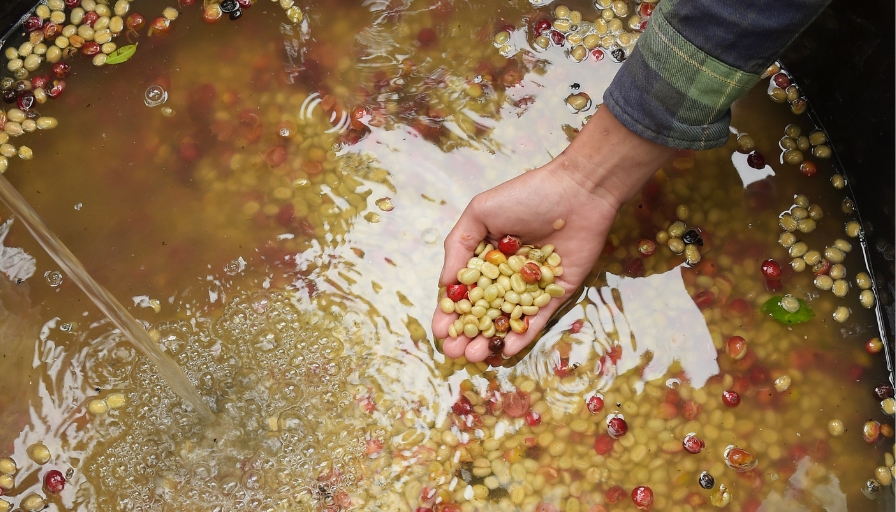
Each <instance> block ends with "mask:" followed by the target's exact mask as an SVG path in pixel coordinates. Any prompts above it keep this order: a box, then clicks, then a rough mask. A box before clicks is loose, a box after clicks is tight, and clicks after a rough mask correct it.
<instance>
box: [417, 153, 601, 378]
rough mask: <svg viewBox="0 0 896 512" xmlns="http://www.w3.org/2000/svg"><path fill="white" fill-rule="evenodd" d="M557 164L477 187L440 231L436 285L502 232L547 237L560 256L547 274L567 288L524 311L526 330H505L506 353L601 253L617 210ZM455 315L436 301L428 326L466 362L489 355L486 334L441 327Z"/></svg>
mask: <svg viewBox="0 0 896 512" xmlns="http://www.w3.org/2000/svg"><path fill="white" fill-rule="evenodd" d="M562 167H563V163H562V161H561V160H559V159H558V160H554V161H552V162H550V163H548V164H547V165H545V166H544V167H541V168H539V169H535V170H533V171H530V172H527V173H525V174H523V175H521V176H518V177H517V178H514V179H512V180H510V181H508V182H506V183H503V184H501V185H499V186H497V187H495V188H493V189H491V190H487V191H485V192H483V193H481V194H479V195H477V196H476V197H474V198H473V200H472V201H471V202H470V204H469V205H468V206H467V208H466V209H465V210H464V212H463V214H462V215H461V217H460V219H459V220H458V222H457V224H456V225H455V227H454V229H453V230H452V231H451V232H450V233H449V234H448V236H447V238H446V239H445V263H444V265H443V267H442V274H441V276H440V278H439V284H440V285H441V286H447V285H449V284H454V283H456V282H457V272H458V271H459V270H460V269H462V268H464V267H465V266H466V264H467V261H468V260H469V259H470V258H471V257H473V255H474V251H475V249H476V246H477V245H479V242H480V241H481V240H488V241H489V242H491V243H492V244H493V245H495V246H496V247H497V245H498V244H497V242H498V240H499V239H500V238H501V237H502V236H504V235H506V234H512V235H516V236H519V237H520V238H521V239H522V241H523V243H524V244H532V245H535V246H544V245H547V244H553V245H554V247H555V249H554V251H555V252H556V253H557V254H559V255H560V256H561V257H562V262H561V266H562V267H563V274H562V275H560V276H556V277H555V278H554V282H555V283H556V284H559V285H560V286H562V287H563V288H564V289H565V290H566V293H565V294H564V295H563V296H562V297H559V298H555V299H552V300H551V301H550V302H549V303H548V304H547V306H544V307H542V308H540V309H539V311H538V314H537V315H535V316H531V317H529V318H528V320H529V323H528V329H527V330H526V332H524V333H515V332H512V331H511V332H508V334H507V336H506V337H505V338H504V342H505V343H504V349H503V354H504V356H505V357H509V356H512V355H514V354H516V353H517V352H519V351H520V350H522V349H523V348H525V347H526V346H527V345H529V344H530V343H531V342H532V340H534V339H535V337H536V336H537V335H538V333H539V332H540V331H541V330H542V329H543V328H544V326H545V324H547V322H548V320H549V319H550V318H551V315H553V314H554V312H555V311H556V310H557V309H558V308H559V307H560V306H561V305H562V304H563V303H564V302H565V301H566V300H567V299H569V298H570V297H571V296H572V295H573V294H574V293H576V291H577V289H578V288H579V286H580V285H581V284H582V282H583V281H584V279H585V277H586V276H587V275H588V273H589V272H590V271H591V269H592V267H593V266H594V263H595V261H596V260H597V257H598V256H599V255H600V251H601V249H602V248H603V244H604V240H605V239H606V236H607V233H608V232H609V229H610V226H611V225H612V223H613V219H614V218H615V216H616V211H617V208H618V206H617V205H616V204H615V203H614V202H613V201H612V200H611V199H610V200H608V199H607V197H606V196H604V195H602V194H596V193H593V192H592V191H591V190H589V188H588V187H587V186H586V184H584V183H582V182H581V181H579V180H577V179H576V174H575V173H570V172H567V171H566V170H565V169H563V168H562ZM456 319H457V314H456V313H451V314H446V313H444V312H443V311H442V310H441V309H439V308H437V309H436V312H435V314H434V315H433V322H432V329H433V334H434V335H435V336H436V337H438V338H443V339H444V340H445V341H444V344H443V351H444V352H445V355H447V356H448V357H452V358H456V357H460V356H465V357H466V358H467V360H469V361H473V362H478V361H483V360H485V359H486V358H487V357H489V355H490V354H491V351H490V350H489V346H488V341H489V340H488V339H486V338H485V337H483V336H481V335H480V336H477V337H476V338H474V339H472V340H471V339H469V338H467V337H465V336H463V335H460V336H458V337H457V338H450V337H449V336H448V327H449V326H450V325H451V324H452V323H453V322H454V321H455V320H456Z"/></svg>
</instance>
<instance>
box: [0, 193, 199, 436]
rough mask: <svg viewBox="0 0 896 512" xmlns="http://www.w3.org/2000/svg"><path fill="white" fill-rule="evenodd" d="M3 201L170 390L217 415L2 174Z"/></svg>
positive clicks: (197, 408)
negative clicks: (147, 359)
mask: <svg viewBox="0 0 896 512" xmlns="http://www.w3.org/2000/svg"><path fill="white" fill-rule="evenodd" d="M0 200H2V201H3V203H4V204H6V206H7V207H9V209H10V210H12V212H13V213H14V214H15V215H16V216H18V218H19V220H20V221H22V223H24V224H25V227H27V228H28V231H30V232H31V235H32V236H34V238H35V239H36V240H37V241H38V243H40V245H41V247H43V248H44V250H45V251H47V254H49V255H50V257H52V258H53V260H54V261H56V263H57V264H59V266H60V267H61V268H62V270H64V271H65V273H66V274H68V276H69V277H70V278H71V279H72V281H74V282H75V284H77V285H78V287H79V288H81V290H83V291H84V293H86V294H87V296H88V297H90V300H92V301H93V303H94V304H96V306H97V307H98V308H100V311H102V312H103V314H105V315H106V316H107V317H109V319H110V320H111V321H112V323H113V324H115V326H116V327H117V328H118V329H119V330H120V331H121V332H122V334H124V335H125V336H126V337H127V338H128V339H129V340H130V341H131V343H133V344H134V346H136V347H137V348H138V349H139V350H141V351H142V352H143V353H144V354H145V355H146V356H147V357H148V358H149V359H150V360H151V361H152V362H153V363H155V365H156V367H158V369H159V374H160V375H161V376H162V378H164V379H165V381H166V382H167V383H168V385H169V386H171V389H172V390H173V391H174V392H175V393H177V394H178V395H180V397H181V398H183V399H184V400H186V401H187V402H189V403H190V405H192V406H193V408H194V409H195V410H196V411H198V412H199V413H200V414H201V415H202V416H203V417H205V418H206V419H212V418H214V414H213V413H212V411H211V409H210V408H209V407H208V405H206V403H205V402H203V401H202V397H201V396H199V393H198V392H197V391H196V388H195V387H193V385H192V384H191V383H190V380H189V379H188V378H187V375H186V374H185V373H184V372H183V370H182V369H181V368H180V367H179V366H178V365H177V363H175V362H174V361H173V360H172V359H171V357H169V356H168V355H167V354H166V353H165V352H163V351H162V349H161V348H159V346H158V345H157V344H156V343H154V342H153V340H152V338H150V337H149V334H148V333H147V332H146V329H144V328H143V326H142V325H140V323H139V322H137V320H136V319H135V318H134V317H133V316H132V315H131V314H130V313H128V311H127V310H126V309H125V308H124V306H122V305H121V303H120V302H118V300H117V299H116V298H115V297H114V296H113V295H112V294H111V293H109V290H107V289H105V288H104V287H103V286H102V285H100V284H99V283H97V282H96V281H95V280H94V279H93V278H92V277H90V274H88V273H87V271H86V270H85V269H84V266H83V265H81V262H80V261H78V258H76V257H75V255H74V254H72V252H71V251H69V250H68V248H67V247H66V246H65V244H63V243H62V241H61V240H59V238H58V237H57V236H56V235H54V234H53V232H52V231H50V228H48V227H47V225H46V224H45V223H44V221H43V220H41V218H40V216H39V215H38V214H37V212H36V211H35V210H34V208H32V207H31V205H29V204H28V202H27V201H26V200H25V198H23V197H22V195H21V194H19V192H18V191H17V190H16V189H15V187H13V186H12V184H11V183H10V182H9V181H8V180H7V179H6V178H4V177H3V176H0Z"/></svg>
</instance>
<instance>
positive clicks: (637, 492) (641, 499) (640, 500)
mask: <svg viewBox="0 0 896 512" xmlns="http://www.w3.org/2000/svg"><path fill="white" fill-rule="evenodd" d="M632 502H633V503H634V504H635V506H636V507H638V509H640V510H647V509H649V508H650V506H651V505H653V490H652V489H651V488H650V487H647V486H646V485H639V486H637V487H635V488H634V489H632Z"/></svg>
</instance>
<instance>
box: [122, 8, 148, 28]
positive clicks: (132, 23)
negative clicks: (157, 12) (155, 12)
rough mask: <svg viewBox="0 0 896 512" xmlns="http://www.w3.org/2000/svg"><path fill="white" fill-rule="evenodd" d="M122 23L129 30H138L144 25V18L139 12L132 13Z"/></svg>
mask: <svg viewBox="0 0 896 512" xmlns="http://www.w3.org/2000/svg"><path fill="white" fill-rule="evenodd" d="M124 23H125V25H126V26H127V27H128V28H129V29H131V30H140V29H141V28H143V26H144V25H146V18H144V17H143V15H142V14H140V13H139V12H132V13H131V14H129V15H128V18H127V19H126V20H125V22H124Z"/></svg>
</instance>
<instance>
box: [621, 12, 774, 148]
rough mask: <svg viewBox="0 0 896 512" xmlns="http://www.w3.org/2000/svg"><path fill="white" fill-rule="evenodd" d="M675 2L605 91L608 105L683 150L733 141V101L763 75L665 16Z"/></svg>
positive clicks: (632, 125)
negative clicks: (688, 35)
mask: <svg viewBox="0 0 896 512" xmlns="http://www.w3.org/2000/svg"><path fill="white" fill-rule="evenodd" d="M666 4H669V7H667V8H664V6H665V5H666ZM672 5H674V2H671V1H667V2H660V3H659V5H658V7H657V9H656V11H655V12H654V13H653V15H652V16H651V17H650V22H649V25H648V28H647V30H646V31H645V32H644V34H643V35H642V36H641V37H640V38H639V39H638V44H637V45H636V47H635V50H634V51H633V52H632V53H631V55H630V56H629V58H628V60H626V61H625V64H624V65H623V66H622V69H620V70H619V73H617V75H616V77H615V78H614V79H613V82H612V83H611V84H610V87H609V88H608V89H607V90H606V92H605V93H604V104H605V106H606V107H607V108H609V109H610V112H612V113H613V115H614V116H615V117H616V119H617V120H619V122H621V123H622V124H623V125H625V126H626V127H627V128H628V129H629V130H631V131H633V132H635V133H637V134H638V135H640V136H641V137H644V138H645V139H648V140H651V141H653V142H657V143H659V144H663V145H665V146H671V147H676V148H682V149H708V148H714V147H719V146H722V145H724V144H725V142H726V141H727V140H728V134H729V131H728V125H729V122H730V120H731V112H730V107H731V104H732V103H734V101H735V100H737V99H738V98H740V97H741V96H743V95H744V94H746V93H747V91H749V90H750V88H751V87H752V86H753V85H754V84H755V83H756V82H757V81H758V80H759V75H755V74H752V73H747V72H744V71H741V70H739V69H736V68H733V67H731V66H729V65H727V64H725V63H723V62H721V61H719V60H717V59H715V58H713V57H711V56H710V55H708V54H706V53H705V52H703V51H701V50H700V49H699V48H697V47H696V46H694V45H693V44H691V43H690V42H689V41H688V40H687V39H685V38H684V37H683V36H682V35H681V34H680V33H678V31H676V30H675V29H674V28H673V27H672V26H671V25H670V24H669V22H668V21H667V19H666V18H665V16H664V13H665V12H666V11H667V9H670V8H671V6H672Z"/></svg>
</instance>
